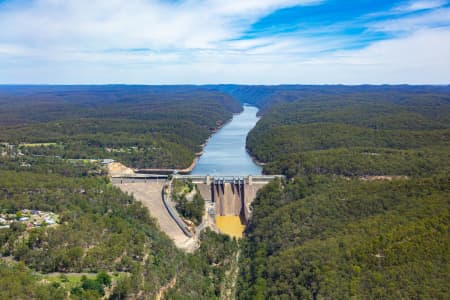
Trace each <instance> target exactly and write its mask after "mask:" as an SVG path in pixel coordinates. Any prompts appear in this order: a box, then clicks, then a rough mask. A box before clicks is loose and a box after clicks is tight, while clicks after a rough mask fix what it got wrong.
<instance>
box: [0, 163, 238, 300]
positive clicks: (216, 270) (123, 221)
mask: <svg viewBox="0 0 450 300" xmlns="http://www.w3.org/2000/svg"><path fill="white" fill-rule="evenodd" d="M24 161H27V162H28V163H29V165H27V166H23V164H22V163H23V162H24ZM101 173H102V172H101V171H100V170H99V166H98V165H95V164H83V163H82V162H79V161H73V162H67V161H64V160H62V159H52V160H50V159H49V158H46V157H27V156H19V157H15V158H11V157H0V211H1V212H3V213H14V212H16V211H19V210H22V209H31V210H41V211H49V212H54V213H56V214H58V215H59V221H58V224H57V225H52V226H45V225H43V226H41V227H34V228H28V227H27V226H26V225H27V224H26V223H19V222H15V223H12V224H11V226H10V228H1V229H0V253H1V256H2V257H4V258H5V260H4V261H5V263H0V273H1V274H2V276H1V280H0V290H1V292H0V295H1V297H0V298H2V299H3V298H4V299H19V298H27V299H28V298H29V299H67V295H68V293H69V292H71V295H72V296H71V298H72V299H97V298H99V297H101V296H102V292H101V291H100V289H101V286H100V284H99V281H98V280H97V281H95V280H90V279H86V280H85V281H84V282H82V284H81V285H80V288H79V289H76V290H71V289H70V288H68V287H66V286H64V285H58V284H54V283H52V282H49V283H45V280H44V277H43V275H39V273H40V274H47V273H53V272H60V273H63V274H64V273H68V272H75V273H79V272H81V273H85V272H89V273H99V272H102V271H106V272H110V273H119V274H122V275H121V276H120V277H119V278H118V279H117V280H116V282H115V284H114V286H113V288H112V290H111V293H110V298H111V299H125V298H128V297H136V295H138V294H139V295H145V297H154V296H155V295H156V294H157V293H158V292H159V289H160V288H161V287H163V286H166V285H167V284H168V283H170V282H171V280H173V278H179V282H178V281H177V282H178V283H177V285H176V290H174V291H172V292H171V293H173V294H174V295H175V294H178V295H183V294H189V293H193V292H191V290H192V291H194V293H195V295H198V296H196V297H195V298H196V299H202V298H203V299H211V298H214V297H217V298H218V297H219V296H220V286H221V284H222V280H223V278H224V276H225V271H226V270H227V268H228V266H227V264H226V263H225V261H226V260H227V259H230V258H231V257H234V255H235V251H236V250H237V243H236V241H233V240H230V239H228V238H226V237H223V236H221V235H218V234H216V233H213V232H205V233H204V234H203V236H202V239H205V240H208V242H206V243H207V244H203V243H202V246H201V247H200V249H199V250H197V251H196V252H194V253H193V254H185V253H183V252H182V251H180V250H178V249H177V248H176V247H175V245H174V244H173V242H172V241H171V240H170V239H169V238H168V237H167V236H166V235H165V234H163V233H161V232H160V231H159V229H158V226H157V224H156V222H155V221H154V220H153V219H152V218H151V217H150V215H149V212H148V210H147V208H145V207H143V206H142V204H141V203H140V202H136V201H135V200H134V199H133V197H131V196H129V195H126V194H124V193H122V192H121V191H120V190H119V189H117V188H115V187H113V186H112V185H111V184H110V183H109V180H108V179H107V178H106V177H103V176H101ZM0 260H1V261H3V258H0ZM36 272H38V274H36ZM13 274H16V276H14V275H13ZM25 295H26V297H25ZM3 296H4V297H3Z"/></svg>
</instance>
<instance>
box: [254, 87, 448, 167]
mask: <svg viewBox="0 0 450 300" xmlns="http://www.w3.org/2000/svg"><path fill="white" fill-rule="evenodd" d="M347 89H350V91H348V92H347V93H343V92H341V93H338V92H336V95H322V94H319V95H315V96H310V97H308V98H303V96H302V93H300V94H299V95H297V94H296V93H294V92H289V91H286V92H284V93H283V94H282V95H284V96H285V97H287V98H286V100H285V101H284V102H281V103H280V102H279V101H281V100H279V98H280V97H281V96H280V95H278V96H277V97H276V99H275V100H274V101H275V103H278V104H276V105H275V104H274V105H273V106H272V107H271V108H269V109H268V110H267V112H266V113H265V114H264V117H263V118H262V119H261V121H260V122H258V124H257V126H256V127H255V128H254V129H253V130H252V131H251V132H250V134H249V136H248V137H247V148H248V149H249V151H250V153H251V154H252V155H254V156H255V157H256V159H258V160H259V161H261V162H265V163H268V164H267V166H266V167H265V172H274V173H283V174H287V175H289V176H293V175H295V174H296V173H299V174H324V173H331V174H340V175H350V176H351V175H380V174H383V173H384V174H387V175H388V174H399V173H400V170H401V172H403V173H404V175H413V174H431V173H433V172H434V171H436V170H437V169H441V170H442V167H443V166H445V164H442V162H446V163H448V159H449V158H448V155H446V153H448V151H449V149H450V142H449V141H450V129H449V128H450V119H449V117H448V116H450V92H449V93H448V94H445V93H442V92H441V88H436V91H435V93H433V89H432V88H431V87H428V88H427V89H426V90H425V91H427V93H425V91H422V92H418V91H416V88H411V90H408V89H406V88H400V87H399V88H398V89H399V90H395V89H394V90H393V91H390V90H389V89H387V90H386V91H385V92H384V93H383V92H382V90H381V91H377V92H374V91H372V89H374V88H367V91H366V92H365V93H364V92H363V90H362V87H356V88H355V90H351V88H348V87H347ZM380 89H381V88H380ZM392 89H393V88H392ZM430 89H431V90H430ZM442 89H443V88H442ZM287 95H289V97H288V96H287ZM282 99H284V98H282ZM294 99H296V100H294ZM349 156H352V158H351V159H349ZM353 156H354V157H353ZM439 161H441V164H439ZM399 162H402V166H399V168H393V167H390V166H391V165H393V164H394V165H397V166H398V165H399ZM329 163H330V164H329ZM374 164H376V165H377V166H378V167H375V168H372V167H371V166H373V165H374ZM382 166H384V167H385V168H381V167H382ZM432 166H434V167H435V168H434V169H430V167H432Z"/></svg>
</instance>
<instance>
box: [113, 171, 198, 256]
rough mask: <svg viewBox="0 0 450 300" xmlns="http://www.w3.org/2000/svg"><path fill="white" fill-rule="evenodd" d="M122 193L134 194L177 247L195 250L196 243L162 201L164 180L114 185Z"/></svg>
mask: <svg viewBox="0 0 450 300" xmlns="http://www.w3.org/2000/svg"><path fill="white" fill-rule="evenodd" d="M114 185H115V186H117V187H118V188H120V189H121V190H122V191H124V192H126V193H128V194H133V195H134V198H135V199H136V200H138V201H140V202H142V204H144V206H146V207H147V208H148V210H149V211H150V214H151V215H152V217H154V218H155V219H156V220H157V221H158V224H159V227H160V229H161V230H162V231H163V232H165V233H166V234H167V235H168V236H169V237H170V238H171V239H172V240H173V241H174V242H175V245H177V247H179V248H181V249H184V250H186V251H192V250H193V249H194V248H195V241H194V239H192V238H188V237H187V236H186V235H185V234H184V233H183V231H182V230H181V229H180V227H179V226H178V224H177V223H176V222H175V221H174V220H173V219H172V217H171V216H170V214H169V212H168V211H167V209H166V207H165V206H164V203H163V202H162V199H161V191H162V188H163V185H164V182H163V181H162V180H160V181H158V182H156V181H147V182H136V183H122V184H120V183H114Z"/></svg>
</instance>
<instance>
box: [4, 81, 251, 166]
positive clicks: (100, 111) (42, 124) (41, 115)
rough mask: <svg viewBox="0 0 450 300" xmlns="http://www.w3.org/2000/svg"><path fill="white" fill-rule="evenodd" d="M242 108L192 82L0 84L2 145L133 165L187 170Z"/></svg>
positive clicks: (31, 151)
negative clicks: (207, 142) (169, 84)
mask: <svg viewBox="0 0 450 300" xmlns="http://www.w3.org/2000/svg"><path fill="white" fill-rule="evenodd" d="M241 109H242V108H241V105H240V104H239V103H238V102H237V101H236V100H234V99H233V98H231V97H230V96H228V95H226V94H223V93H220V92H216V91H209V90H204V89H200V88H197V87H193V86H178V87H176V86H174V87H152V86H48V87H42V86H36V87H34V86H1V87H0V142H8V143H13V144H19V143H56V144H57V145H51V146H49V145H43V146H41V147H24V151H26V153H27V154H31V155H53V156H55V155H56V156H61V157H63V158H113V159H116V160H118V161H121V162H123V163H125V164H127V165H130V166H133V167H138V168H158V167H160V168H185V167H188V166H189V165H190V164H191V163H192V160H193V158H194V156H195V153H196V152H199V151H200V150H201V147H200V145H201V144H203V143H204V141H205V140H206V139H207V138H208V137H209V135H210V134H211V132H212V130H214V129H216V128H217V127H218V126H219V125H221V124H223V123H224V122H226V121H228V120H229V119H230V118H231V117H232V113H236V112H239V111H241Z"/></svg>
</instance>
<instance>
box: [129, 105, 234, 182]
mask: <svg viewBox="0 0 450 300" xmlns="http://www.w3.org/2000/svg"><path fill="white" fill-rule="evenodd" d="M241 113H242V111H241V112H239V113H235V114H233V116H232V117H231V119H229V120H227V121H225V122H223V123H222V124H220V125H218V126H217V127H216V128H214V129H213V130H212V131H211V134H210V135H209V137H208V138H207V139H206V140H205V142H204V143H203V144H201V145H200V148H201V150H200V151H199V152H197V153H195V157H194V159H193V160H192V163H191V164H190V165H189V167H187V168H184V169H175V168H145V169H134V172H135V173H154V174H165V175H168V174H173V173H178V174H182V175H186V174H190V173H191V172H192V171H193V170H194V169H195V167H196V166H197V163H198V161H199V160H200V157H201V156H202V155H203V153H204V149H205V147H206V145H208V143H209V141H210V140H211V138H212V137H213V136H214V135H215V134H216V133H218V132H219V131H220V130H221V129H222V128H223V127H225V126H226V125H228V124H229V123H231V122H232V121H233V119H234V117H235V116H237V115H240V114H241Z"/></svg>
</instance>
